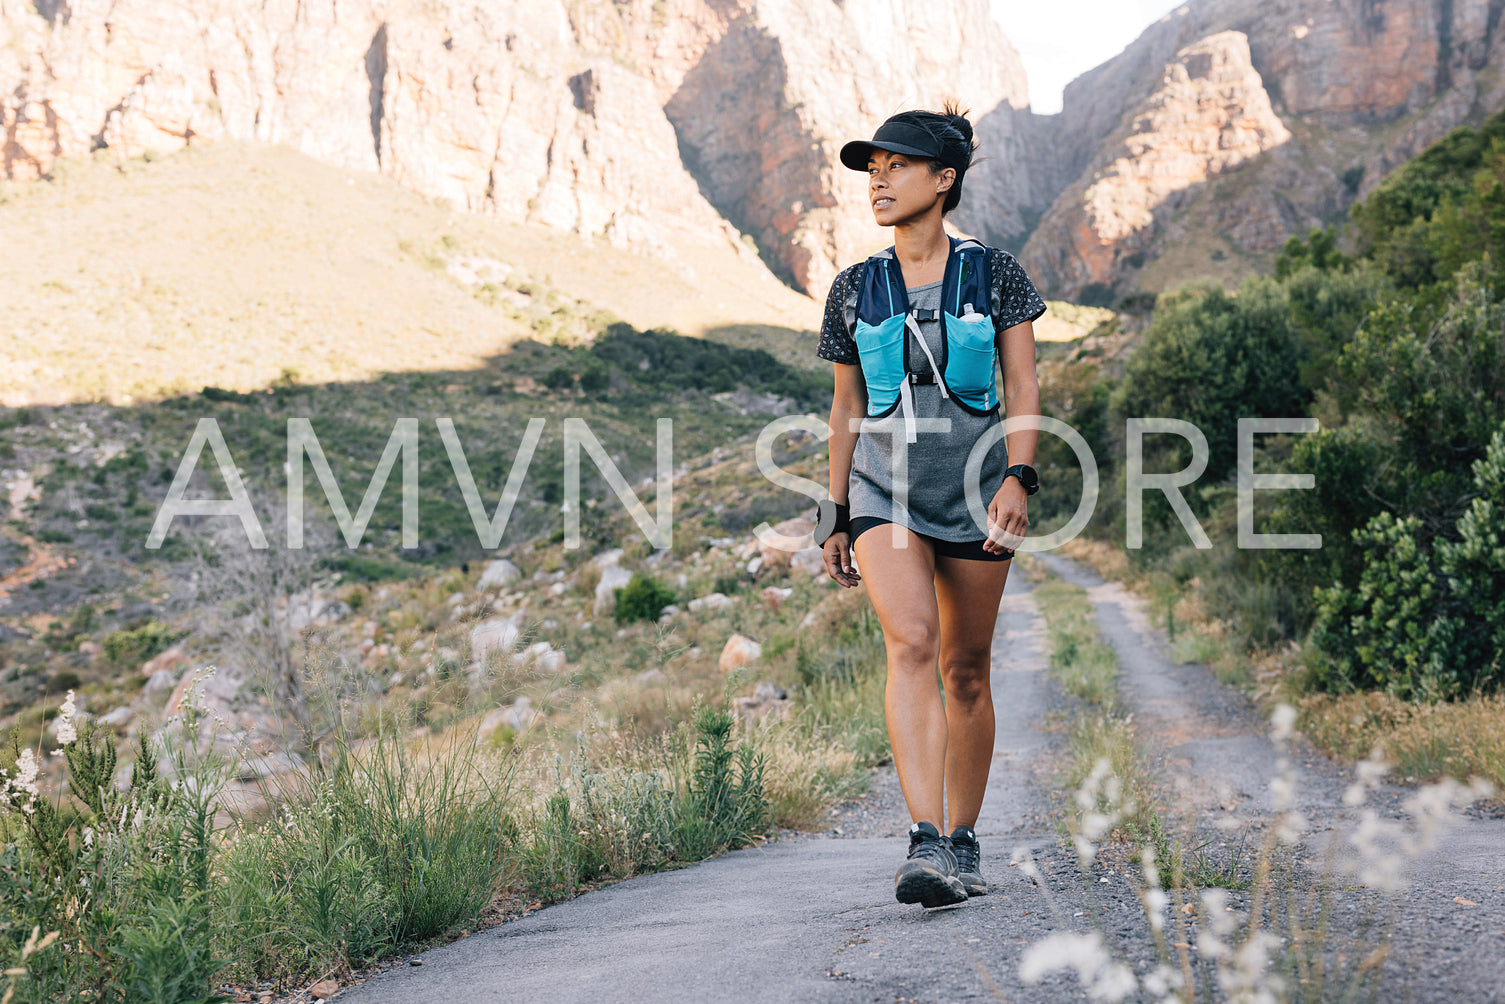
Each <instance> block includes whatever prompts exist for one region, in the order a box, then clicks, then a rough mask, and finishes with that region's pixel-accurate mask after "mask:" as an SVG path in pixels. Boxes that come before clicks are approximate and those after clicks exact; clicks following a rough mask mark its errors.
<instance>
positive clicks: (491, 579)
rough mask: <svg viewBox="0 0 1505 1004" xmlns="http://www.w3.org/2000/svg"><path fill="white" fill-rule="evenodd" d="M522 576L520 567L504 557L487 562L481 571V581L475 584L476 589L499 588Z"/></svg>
mask: <svg viewBox="0 0 1505 1004" xmlns="http://www.w3.org/2000/svg"><path fill="white" fill-rule="evenodd" d="M522 577H523V573H522V569H520V568H518V567H517V566H516V565H514V564H513V563H512V562H510V561H508V560H507V559H506V558H501V559H499V560H497V561H491V562H487V564H486V571H484V572H482V573H481V581H480V582H478V583H477V584H476V588H477V589H500V588H501V587H503V586H509V585H511V584H512V583H514V582H516V581H517V580H518V579H520V578H522Z"/></svg>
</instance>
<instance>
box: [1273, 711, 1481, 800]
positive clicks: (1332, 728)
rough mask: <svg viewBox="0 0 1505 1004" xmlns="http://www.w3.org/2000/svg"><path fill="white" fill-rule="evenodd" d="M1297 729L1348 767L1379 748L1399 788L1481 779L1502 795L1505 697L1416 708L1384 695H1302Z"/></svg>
mask: <svg viewBox="0 0 1505 1004" xmlns="http://www.w3.org/2000/svg"><path fill="white" fill-rule="evenodd" d="M1298 707H1299V709H1300V711H1301V718H1300V723H1301V728H1302V730H1303V731H1304V732H1305V733H1306V734H1307V735H1308V736H1309V737H1311V739H1312V741H1313V742H1314V743H1316V744H1317V745H1318V746H1320V747H1321V748H1322V749H1324V750H1327V751H1328V752H1329V753H1332V754H1335V755H1337V756H1339V757H1343V758H1345V759H1349V760H1362V759H1363V758H1365V757H1366V756H1369V755H1370V753H1371V752H1372V751H1373V750H1374V749H1375V748H1379V749H1380V750H1381V751H1382V752H1383V755H1384V759H1385V760H1386V761H1388V762H1390V763H1393V764H1394V765H1395V768H1394V771H1395V773H1396V774H1397V775H1398V776H1399V777H1401V778H1402V779H1404V780H1407V781H1409V780H1413V779H1414V780H1418V781H1419V780H1428V779H1431V778H1438V777H1451V778H1454V779H1456V780H1460V781H1463V780H1467V779H1468V778H1470V777H1472V776H1479V777H1483V778H1485V779H1486V780H1488V781H1490V782H1491V783H1492V784H1493V785H1494V786H1495V788H1496V789H1497V790H1502V791H1505V694H1492V695H1484V694H1481V695H1475V696H1473V697H1469V698H1467V699H1465V700H1462V701H1457V702H1452V703H1437V704H1418V703H1415V702H1412V701H1402V700H1399V699H1397V698H1395V697H1392V696H1390V695H1389V694H1385V693H1363V694H1341V695H1337V694H1307V695H1305V696H1303V697H1301V698H1300V703H1299V705H1298Z"/></svg>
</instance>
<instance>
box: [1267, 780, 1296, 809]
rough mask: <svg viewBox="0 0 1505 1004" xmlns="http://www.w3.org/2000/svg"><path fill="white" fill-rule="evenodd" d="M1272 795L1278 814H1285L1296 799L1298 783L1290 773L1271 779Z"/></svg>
mask: <svg viewBox="0 0 1505 1004" xmlns="http://www.w3.org/2000/svg"><path fill="white" fill-rule="evenodd" d="M1270 794H1271V795H1273V796H1274V804H1275V811H1276V812H1284V811H1286V810H1287V809H1289V808H1290V807H1291V803H1292V802H1293V801H1295V797H1296V782H1295V780H1294V779H1293V778H1292V777H1291V775H1290V773H1289V772H1285V773H1282V774H1280V775H1279V776H1278V777H1272V778H1271V779H1270Z"/></svg>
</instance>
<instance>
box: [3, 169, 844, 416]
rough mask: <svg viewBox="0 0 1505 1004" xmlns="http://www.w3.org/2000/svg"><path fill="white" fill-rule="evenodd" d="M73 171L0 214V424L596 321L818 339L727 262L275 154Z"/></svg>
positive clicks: (258, 383) (562, 330)
mask: <svg viewBox="0 0 1505 1004" xmlns="http://www.w3.org/2000/svg"><path fill="white" fill-rule="evenodd" d="M66 166H67V168H68V169H67V170H66V171H63V172H61V173H60V176H59V178H58V180H57V181H55V182H52V183H45V182H44V183H41V184H38V185H28V186H13V187H12V189H11V191H10V195H9V201H0V235H3V240H4V242H5V244H6V245H7V246H10V247H22V246H24V247H25V248H26V249H27V253H26V254H25V255H11V256H8V257H7V260H6V263H5V266H4V275H5V287H6V291H7V295H6V296H5V297H4V298H3V300H0V361H3V369H0V403H3V404H5V405H8V406H17V405H22V404H28V403H53V402H59V401H67V400H79V399H93V398H99V399H105V400H110V401H116V402H121V401H123V400H124V399H126V398H127V397H133V398H136V399H141V398H149V397H154V396H159V395H161V394H171V393H175V392H183V391H197V390H198V389H199V388H201V387H203V386H205V385H212V386H220V387H225V388H230V389H236V390H249V389H252V388H259V387H264V386H266V385H267V384H268V383H270V382H271V381H273V380H274V379H276V378H278V377H279V376H281V375H282V374H283V372H284V370H291V371H293V372H294V373H295V374H296V376H297V378H298V379H299V380H301V381H305V382H327V381H331V380H345V379H365V378H369V377H371V376H374V375H375V374H378V373H382V372H392V371H416V370H440V369H456V368H466V367H470V366H475V365H479V364H480V363H481V361H482V360H484V359H486V358H488V357H491V356H495V355H496V354H498V353H499V352H500V351H501V350H502V349H504V348H505V347H507V346H508V345H511V344H513V343H514V342H516V341H517V340H518V339H520V338H523V337H535V338H538V337H543V338H556V339H563V340H566V341H568V340H570V339H572V338H575V337H580V336H584V335H585V333H586V332H587V331H588V330H590V324H589V323H588V321H589V319H590V317H591V316H592V315H594V314H596V313H597V312H598V311H600V310H602V309H609V310H610V311H611V313H613V314H615V315H616V316H619V317H621V318H622V319H624V320H626V321H629V322H630V323H632V324H634V325H635V326H637V327H640V328H650V327H656V326H660V325H663V326H669V327H673V328H676V329H678V330H680V331H681V332H683V333H685V334H704V333H706V332H708V331H710V330H712V329H713V328H716V327H718V326H724V325H734V324H746V323H751V322H755V323H758V324H762V325H780V324H783V325H787V326H789V327H790V328H797V329H801V330H805V329H809V328H812V327H813V326H815V325H816V324H817V323H818V319H819V313H820V307H819V304H817V303H816V302H815V301H813V300H811V299H809V298H807V297H805V296H802V295H800V294H798V293H795V292H793V291H791V290H790V289H789V288H788V287H787V286H785V285H784V284H782V283H781V282H779V281H778V280H777V279H776V278H775V277H774V276H773V275H772V274H771V273H770V272H769V271H768V270H767V269H766V268H764V267H763V265H762V264H761V263H760V262H759V261H758V260H757V259H756V257H754V256H751V255H747V254H741V253H739V252H738V251H737V250H735V249H733V248H732V247H730V246H723V247H720V248H715V247H709V248H708V247H698V246H686V247H684V248H683V250H681V249H679V248H678V247H676V246H674V245H666V253H665V254H662V255H659V256H643V255H640V254H635V253H633V252H631V251H628V250H624V249H619V248H614V247H612V246H610V245H609V244H608V243H606V242H604V241H594V242H592V241H589V240H586V239H583V238H580V237H577V236H574V235H571V234H568V233H563V232H560V231H557V230H550V229H547V228H544V227H540V226H525V225H518V224H509V223H504V222H502V221H499V220H495V219H488V218H485V217H481V216H477V215H474V214H469V213H463V212H455V211H453V210H452V209H449V208H446V207H445V206H444V205H443V204H442V203H438V202H436V201H434V200H429V199H425V198H423V197H421V196H419V195H417V194H415V193H413V192H411V191H409V190H407V189H405V188H403V187H402V186H401V185H399V184H398V183H396V182H395V181H393V180H392V179H390V178H386V177H383V176H381V175H379V174H376V173H374V172H365V171H354V170H342V169H340V168H336V167H331V166H329V165H326V164H322V163H319V162H317V161H315V160H313V159H312V158H310V157H308V156H306V155H304V154H300V153H297V152H295V151H293V150H292V149H290V148H288V147H285V146H280V145H272V144H259V143H241V142H234V141H226V142H222V143H216V144H211V145H206V146H195V147H190V148H188V149H186V150H184V151H183V152H181V153H178V154H175V155H172V156H169V157H163V158H157V159H154V160H152V161H151V162H150V163H147V162H143V161H135V162H130V163H128V164H127V165H126V166H127V168H128V169H127V170H125V171H124V172H123V173H122V172H121V171H119V170H117V169H116V168H115V167H114V166H112V165H111V164H109V163H105V162H101V163H90V162H88V161H84V162H80V163H70V164H68V165H66ZM765 340H766V336H765ZM812 351H813V350H812Z"/></svg>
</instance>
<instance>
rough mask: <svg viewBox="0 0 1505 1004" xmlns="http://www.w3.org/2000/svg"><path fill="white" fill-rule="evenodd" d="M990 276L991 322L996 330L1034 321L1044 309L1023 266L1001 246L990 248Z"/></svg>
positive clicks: (1043, 303)
mask: <svg viewBox="0 0 1505 1004" xmlns="http://www.w3.org/2000/svg"><path fill="white" fill-rule="evenodd" d="M992 280H993V317H994V322H993V323H994V326H995V327H996V328H997V329H998V330H999V331H1005V330H1007V329H1009V328H1012V327H1013V326H1014V325H1016V324H1023V323H1024V322H1025V321H1033V320H1034V319H1035V318H1037V317H1039V316H1040V315H1041V314H1043V313H1045V301H1044V300H1042V299H1040V294H1039V293H1038V292H1037V291H1036V290H1035V284H1034V283H1033V282H1030V278H1029V276H1028V275H1026V274H1025V271H1024V267H1023V266H1022V265H1020V264H1019V261H1018V259H1016V258H1015V257H1014V256H1013V255H1011V254H1009V253H1008V252H1007V251H1004V250H1002V249H1001V248H995V249H994V250H993V262H992Z"/></svg>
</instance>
